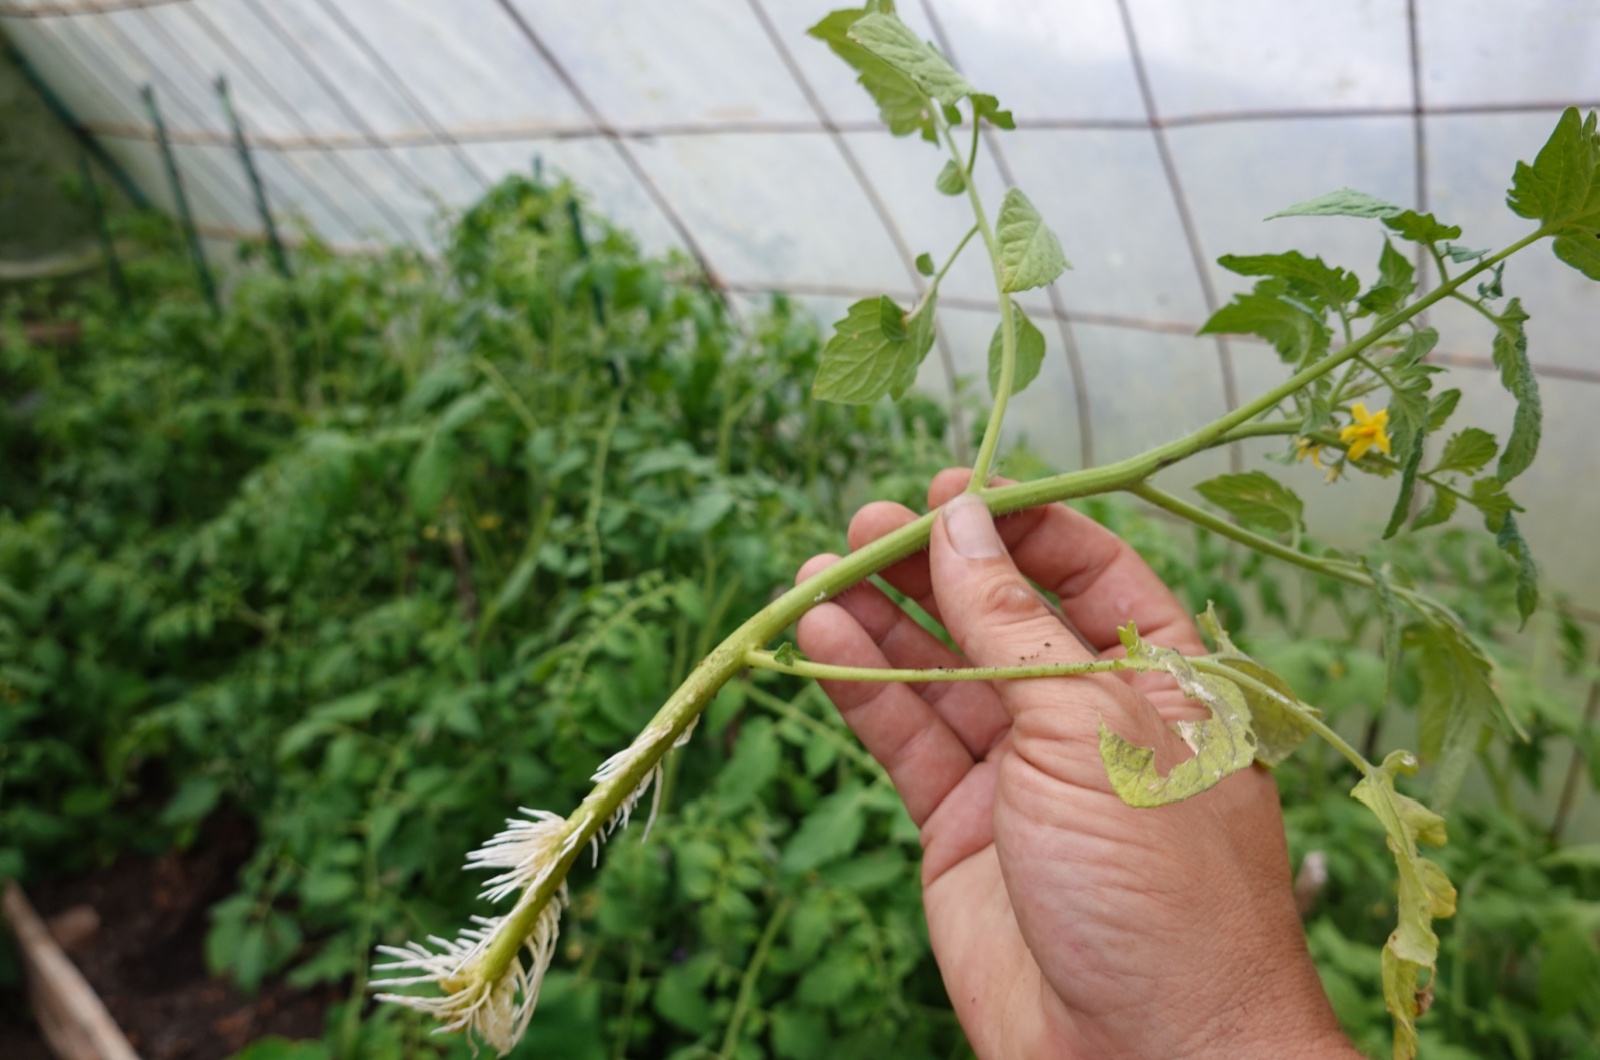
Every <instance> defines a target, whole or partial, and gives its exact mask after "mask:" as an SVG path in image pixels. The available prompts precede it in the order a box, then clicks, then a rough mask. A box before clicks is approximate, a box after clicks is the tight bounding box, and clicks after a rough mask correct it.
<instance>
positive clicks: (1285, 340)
mask: <svg viewBox="0 0 1600 1060" xmlns="http://www.w3.org/2000/svg"><path fill="white" fill-rule="evenodd" d="M1287 286H1288V285H1287V284H1285V283H1284V282H1283V281H1282V280H1264V281H1262V282H1261V283H1258V284H1256V288H1255V290H1254V291H1252V292H1251V293H1249V294H1241V295H1235V296H1234V299H1233V301H1231V302H1229V303H1228V304H1227V305H1225V306H1223V307H1222V308H1221V309H1219V310H1217V311H1216V312H1215V313H1213V314H1211V319H1210V320H1207V321H1206V322H1205V323H1204V324H1203V325H1201V327H1200V330H1199V331H1198V332H1197V334H1200V335H1259V336H1260V337H1261V338H1263V339H1266V340H1267V341H1268V342H1270V343H1272V345H1273V348H1275V349H1276V350H1277V351H1278V353H1279V355H1281V356H1282V357H1283V359H1284V360H1286V361H1289V362H1290V363H1291V364H1292V363H1298V362H1301V361H1305V360H1309V359H1311V358H1313V357H1316V356H1317V355H1319V354H1321V353H1323V352H1325V351H1326V350H1327V348H1328V340H1329V332H1328V329H1327V327H1326V325H1324V324H1323V323H1322V321H1321V320H1320V319H1318V318H1317V317H1314V316H1312V315H1311V314H1310V313H1308V312H1306V311H1305V310H1304V309H1301V308H1300V307H1299V306H1297V305H1295V304H1294V303H1292V302H1288V301H1285V300H1284V299H1283V298H1282V297H1280V296H1281V295H1282V294H1283V293H1284V291H1285V290H1286V288H1287Z"/></svg>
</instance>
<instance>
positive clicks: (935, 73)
mask: <svg viewBox="0 0 1600 1060" xmlns="http://www.w3.org/2000/svg"><path fill="white" fill-rule="evenodd" d="M848 32H849V36H850V39H851V40H853V41H855V42H856V43H857V44H859V45H861V46H862V47H863V48H865V49H867V51H869V52H871V53H872V54H873V55H876V56H877V57H878V58H880V59H882V60H883V61H884V62H886V63H888V64H889V65H890V66H891V67H893V68H894V69H896V70H898V71H899V72H900V73H902V74H904V75H905V76H906V77H909V78H910V79H911V80H912V81H913V82H915V83H916V85H917V87H918V88H920V89H921V90H922V91H923V92H925V93H927V94H928V95H930V96H932V97H933V98H934V99H936V100H938V101H939V102H940V103H944V104H946V105H949V104H953V103H955V102H956V101H957V100H959V99H961V98H962V97H964V96H969V95H971V94H972V93H973V91H974V89H973V87H972V85H970V84H968V83H967V79H966V78H964V77H962V76H961V75H960V74H959V73H957V72H956V69H955V67H953V66H951V65H950V64H949V62H947V61H946V60H945V57H944V56H942V55H940V54H939V53H938V52H937V51H935V50H934V48H933V46H932V45H930V44H928V43H927V42H925V41H923V40H922V39H921V38H919V37H918V36H917V35H916V34H915V33H913V32H912V31H911V28H910V27H909V26H907V25H906V24H905V23H904V22H901V21H900V20H899V19H898V18H896V17H895V16H893V15H876V14H875V15H866V16H863V17H862V18H860V19H857V20H856V21H855V23H854V24H853V25H851V26H850V29H849V31H848Z"/></svg>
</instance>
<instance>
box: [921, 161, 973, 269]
mask: <svg viewBox="0 0 1600 1060" xmlns="http://www.w3.org/2000/svg"><path fill="white" fill-rule="evenodd" d="M933 186H934V187H935V188H938V189H939V191H940V192H941V193H942V194H945V195H960V194H961V193H962V192H964V191H966V190H967V171H966V170H965V169H962V168H961V167H960V166H958V165H956V161H955V159H953V158H952V159H950V160H949V161H948V162H946V163H945V164H944V168H943V169H941V170H939V177H938V179H937V180H935V181H934V182H933ZM930 275H931V274H930Z"/></svg>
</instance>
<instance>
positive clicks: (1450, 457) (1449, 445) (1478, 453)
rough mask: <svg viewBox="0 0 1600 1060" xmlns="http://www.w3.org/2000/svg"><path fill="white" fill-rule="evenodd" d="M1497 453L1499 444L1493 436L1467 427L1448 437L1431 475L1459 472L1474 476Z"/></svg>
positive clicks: (1475, 428)
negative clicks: (1443, 472)
mask: <svg viewBox="0 0 1600 1060" xmlns="http://www.w3.org/2000/svg"><path fill="white" fill-rule="evenodd" d="M1499 451H1500V443H1499V442H1497V441H1495V437H1494V435H1492V434H1490V433H1489V432H1488V431H1485V430H1480V429H1479V428H1477V427H1468V428H1467V429H1466V430H1464V431H1457V432H1456V433H1455V434H1453V435H1451V436H1450V440H1449V441H1448V442H1446V443H1445V445H1444V452H1443V453H1442V454H1441V455H1440V457H1439V462H1438V463H1437V464H1435V465H1434V468H1433V474H1436V475H1437V474H1439V473H1440V472H1442V471H1461V472H1465V473H1466V474H1468V475H1476V474H1477V473H1478V471H1479V470H1480V469H1481V468H1482V467H1483V465H1485V464H1487V463H1488V462H1489V461H1491V460H1493V459H1494V454H1495V453H1498V452H1499Z"/></svg>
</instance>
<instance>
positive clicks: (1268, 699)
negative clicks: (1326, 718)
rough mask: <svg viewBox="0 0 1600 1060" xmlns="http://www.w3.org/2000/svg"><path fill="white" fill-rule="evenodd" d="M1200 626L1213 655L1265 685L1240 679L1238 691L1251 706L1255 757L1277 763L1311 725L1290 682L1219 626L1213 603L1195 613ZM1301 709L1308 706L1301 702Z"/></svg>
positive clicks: (1221, 661)
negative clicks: (1244, 650)
mask: <svg viewBox="0 0 1600 1060" xmlns="http://www.w3.org/2000/svg"><path fill="white" fill-rule="evenodd" d="M1196 621H1197V622H1198V623H1199V625H1200V629H1201V631H1202V632H1203V633H1205V635H1206V636H1207V637H1208V638H1210V640H1211V642H1212V643H1213V644H1215V645H1216V646H1217V653H1216V655H1215V656H1214V658H1215V659H1216V660H1217V661H1218V662H1220V663H1221V664H1222V665H1224V666H1226V667H1228V669H1230V670H1235V671H1237V672H1238V673H1239V674H1240V675H1241V676H1243V677H1247V678H1249V679H1250V680H1251V681H1254V682H1256V683H1257V684H1260V685H1262V686H1264V687H1265V691H1263V690H1262V689H1258V688H1254V687H1252V686H1251V684H1250V683H1248V682H1240V683H1239V691H1240V692H1241V693H1242V694H1243V695H1244V699H1245V703H1246V704H1247V705H1248V706H1249V707H1250V731H1251V732H1253V733H1255V737H1256V761H1257V762H1260V763H1261V764H1262V765H1264V766H1276V765H1277V764H1278V763H1280V762H1282V761H1283V760H1284V759H1286V758H1288V757H1289V756H1290V755H1291V754H1293V753H1294V751H1295V749H1296V748H1297V747H1299V746H1300V745H1301V744H1302V743H1304V742H1305V738H1306V737H1307V736H1309V735H1311V726H1309V725H1307V724H1306V722H1305V719H1304V718H1303V717H1301V716H1300V714H1299V713H1297V712H1296V711H1295V709H1294V705H1295V704H1297V703H1298V702H1299V700H1298V698H1297V697H1296V696H1295V694H1294V689H1292V688H1290V687H1289V682H1287V681H1285V680H1284V679H1283V678H1281V677H1279V676H1278V675H1277V674H1275V673H1273V672H1272V671H1271V670H1269V669H1267V668H1266V667H1265V666H1262V665H1261V664H1260V663H1258V662H1256V661H1255V660H1254V659H1252V658H1250V657H1249V656H1248V655H1246V654H1245V653H1244V652H1242V651H1240V650H1239V649H1238V647H1237V646H1236V645H1235V644H1234V643H1233V640H1232V639H1231V638H1230V637H1229V636H1228V631H1227V630H1225V629H1223V628H1222V620H1221V619H1219V618H1218V617H1217V609H1216V607H1215V606H1214V605H1213V604H1211V603H1209V602H1207V604H1206V609H1205V612H1204V613H1203V614H1200V615H1197V616H1196ZM1300 708H1301V709H1302V710H1310V709H1311V708H1309V707H1306V706H1305V705H1304V704H1300Z"/></svg>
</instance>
